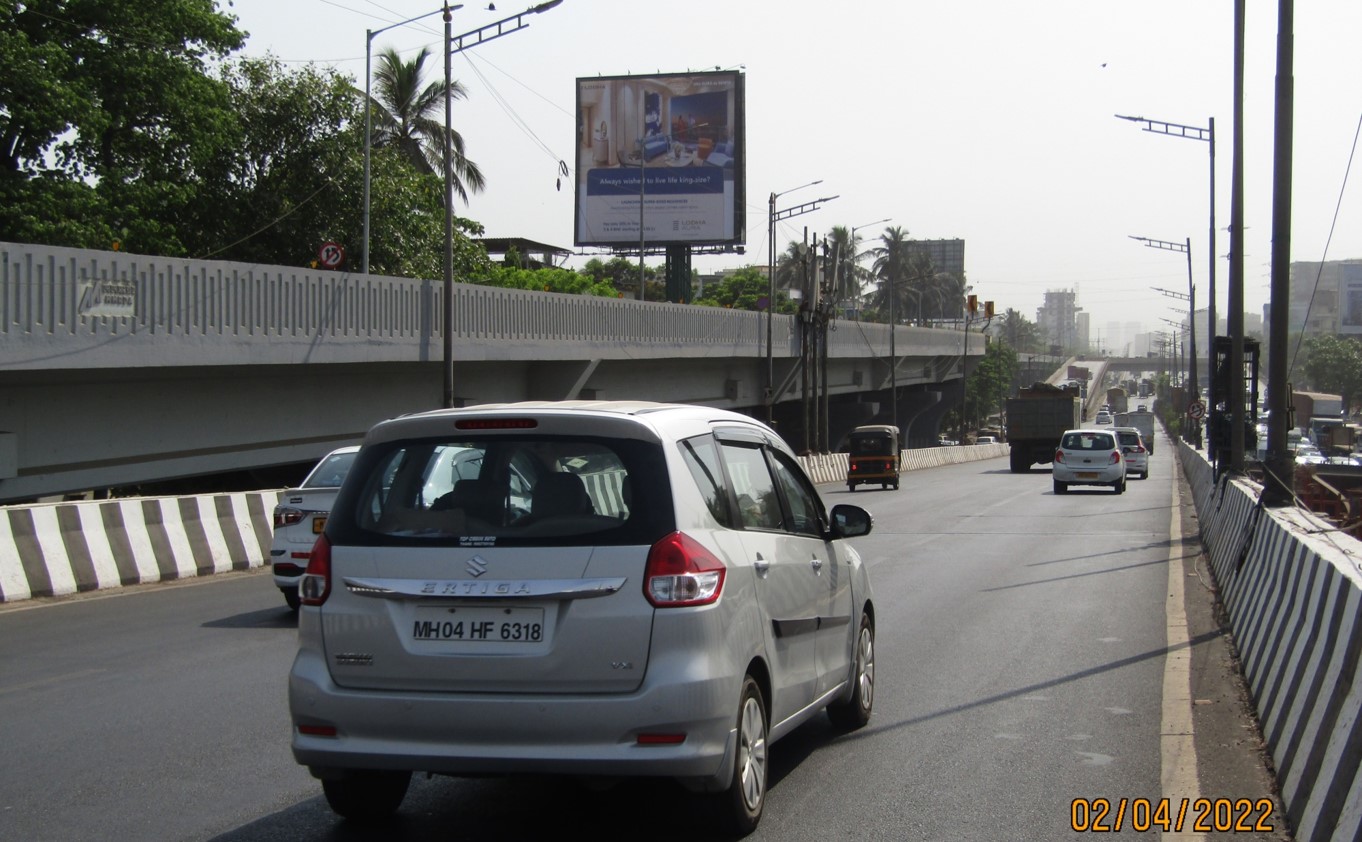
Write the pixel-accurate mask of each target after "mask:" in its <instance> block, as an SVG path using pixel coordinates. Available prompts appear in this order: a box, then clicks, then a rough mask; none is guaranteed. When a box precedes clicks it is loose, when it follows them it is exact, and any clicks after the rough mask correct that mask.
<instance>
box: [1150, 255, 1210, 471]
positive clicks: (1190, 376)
mask: <svg viewBox="0 0 1362 842" xmlns="http://www.w3.org/2000/svg"><path fill="white" fill-rule="evenodd" d="M1130 239H1132V240H1137V241H1139V242H1141V243H1144V244H1145V245H1146V246H1148V247H1149V248H1156V249H1164V250H1165V251H1180V252H1182V253H1184V254H1186V255H1187V293H1186V294H1185V295H1184V294H1182V293H1177V292H1172V291H1170V290H1166V289H1158V288H1157V287H1155V291H1156V292H1160V293H1163V294H1164V295H1167V296H1169V297H1170V298H1177V299H1180V300H1182V301H1186V302H1187V305H1188V309H1187V327H1188V330H1189V331H1190V333H1189V335H1188V350H1187V357H1188V360H1189V361H1190V363H1191V365H1190V368H1189V371H1188V373H1187V383H1188V386H1187V388H1188V390H1189V391H1190V392H1191V400H1193V401H1199V400H1201V389H1200V387H1199V385H1198V383H1197V358H1196V284H1194V283H1193V282H1192V238H1191V237H1188V238H1187V240H1186V242H1184V243H1173V242H1169V241H1167V240H1154V239H1150V238H1149V237H1135V236H1132V237H1131V238H1130ZM1211 379H1212V380H1214V379H1215V378H1214V375H1212V378H1211ZM1183 441H1185V442H1187V443H1189V444H1191V445H1192V446H1193V447H1196V448H1198V449H1200V447H1201V424H1200V422H1198V421H1192V426H1191V433H1190V434H1189V435H1186V436H1183Z"/></svg>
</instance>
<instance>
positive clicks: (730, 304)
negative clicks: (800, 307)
mask: <svg viewBox="0 0 1362 842" xmlns="http://www.w3.org/2000/svg"><path fill="white" fill-rule="evenodd" d="M769 295H770V283H769V282H768V281H767V279H766V274H765V273H764V272H762V271H761V269H759V268H757V267H756V266H744V267H742V268H741V269H739V270H737V271H736V272H734V273H733V274H731V275H728V276H727V277H725V278H724V279H723V280H721V281H719V282H718V283H713V284H709V285H708V286H706V287H705V293H704V296H703V297H701V298H699V299H697V300H696V301H695V303H696V304H698V305H700V306H702V307H727V308H730V309H733V310H761V309H764V308H762V307H760V306H758V305H759V302H761V301H762V300H763V299H765V298H767V297H768V296H769ZM794 311H795V306H794V302H793V301H791V300H790V296H789V295H787V294H786V293H785V292H784V290H776V312H777V313H793V312H794Z"/></svg>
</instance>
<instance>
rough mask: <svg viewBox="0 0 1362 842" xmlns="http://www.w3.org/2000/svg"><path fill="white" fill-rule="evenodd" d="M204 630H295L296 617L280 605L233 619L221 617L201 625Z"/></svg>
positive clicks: (239, 615)
mask: <svg viewBox="0 0 1362 842" xmlns="http://www.w3.org/2000/svg"><path fill="white" fill-rule="evenodd" d="M203 628H205V629H296V628H298V615H297V614H294V613H293V612H292V611H290V610H289V609H288V608H287V606H284V605H280V606H279V607H278V608H262V609H260V610H259V611H248V612H246V613H245V614H237V615H235V616H233V617H223V618H222V619H221V620H209V621H208V622H206V623H204V624H203Z"/></svg>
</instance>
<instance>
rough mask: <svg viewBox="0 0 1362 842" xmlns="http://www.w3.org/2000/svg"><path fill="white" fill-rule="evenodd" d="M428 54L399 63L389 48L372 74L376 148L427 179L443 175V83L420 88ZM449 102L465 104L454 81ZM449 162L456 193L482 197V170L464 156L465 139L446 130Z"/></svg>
mask: <svg viewBox="0 0 1362 842" xmlns="http://www.w3.org/2000/svg"><path fill="white" fill-rule="evenodd" d="M429 57H430V50H429V49H427V48H424V47H423V48H422V49H421V52H419V53H417V55H416V57H415V58H413V59H412V60H411V61H409V62H407V61H403V60H402V57H401V56H400V55H398V53H397V50H395V49H393V48H391V47H389V48H388V49H386V50H384V51H383V52H382V53H381V54H380V55H379V57H378V68H377V69H376V70H375V71H374V88H375V90H374V96H373V99H372V101H371V102H370V106H371V107H372V108H373V109H374V139H373V144H374V146H393V147H395V148H397V149H398V151H400V152H401V153H402V155H403V156H405V157H406V159H407V160H408V161H410V162H411V165H412V166H414V167H416V168H417V169H418V170H419V171H421V172H423V173H427V174H431V175H441V174H443V172H444V135H445V126H444V107H445V105H444V104H445V85H444V81H443V80H440V81H437V82H431V83H430V84H429V85H426V86H425V87H424V88H423V87H422V86H421V85H422V81H423V80H422V77H423V75H424V71H423V67H424V65H425V62H426V59H427V58H429ZM449 95H450V97H451V98H452V99H465V98H467V96H468V91H467V90H466V89H465V88H464V86H463V85H462V84H460V83H459V82H458V81H452V82H450V85H449ZM449 146H450V150H451V153H450V154H451V157H452V159H453V160H452V161H451V162H450V170H451V176H452V180H453V187H454V192H455V193H456V194H457V195H458V196H459V198H460V199H462V200H463V201H464V203H465V204H467V203H468V191H469V190H472V191H473V192H475V193H480V192H482V189H483V188H484V187H485V186H486V180H485V179H484V178H483V175H482V170H480V169H478V165H477V164H475V163H473V162H472V161H470V160H468V159H467V158H466V157H464V143H463V135H461V134H459V133H458V132H457V131H455V130H454V129H452V128H451V129H450V130H449Z"/></svg>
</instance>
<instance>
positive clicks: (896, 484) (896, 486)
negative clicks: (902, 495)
mask: <svg viewBox="0 0 1362 842" xmlns="http://www.w3.org/2000/svg"><path fill="white" fill-rule="evenodd" d="M894 490H895V491H898V490H899V481H898V480H894Z"/></svg>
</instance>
